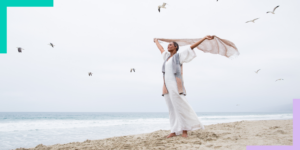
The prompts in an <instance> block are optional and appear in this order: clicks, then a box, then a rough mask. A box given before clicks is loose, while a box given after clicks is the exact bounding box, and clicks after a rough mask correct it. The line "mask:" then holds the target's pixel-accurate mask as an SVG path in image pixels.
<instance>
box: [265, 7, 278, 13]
mask: <svg viewBox="0 0 300 150" xmlns="http://www.w3.org/2000/svg"><path fill="white" fill-rule="evenodd" d="M278 7H279V5H278V6H276V7H275V8H274V9H273V11H268V12H267V13H272V14H275V13H274V12H275V9H277V8H278Z"/></svg>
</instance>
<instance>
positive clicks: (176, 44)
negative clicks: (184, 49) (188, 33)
mask: <svg viewBox="0 0 300 150" xmlns="http://www.w3.org/2000/svg"><path fill="white" fill-rule="evenodd" d="M173 44H174V46H175V47H176V51H178V50H179V46H178V43H176V42H173Z"/></svg>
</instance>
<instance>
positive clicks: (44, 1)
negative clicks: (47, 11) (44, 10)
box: [0, 0, 54, 54]
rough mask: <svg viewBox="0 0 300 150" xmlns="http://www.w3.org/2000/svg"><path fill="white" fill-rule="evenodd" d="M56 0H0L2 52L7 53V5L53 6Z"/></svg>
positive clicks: (0, 42) (0, 41) (0, 46)
mask: <svg viewBox="0 0 300 150" xmlns="http://www.w3.org/2000/svg"><path fill="white" fill-rule="evenodd" d="M53 1H54V0H0V54H6V53H7V7H53Z"/></svg>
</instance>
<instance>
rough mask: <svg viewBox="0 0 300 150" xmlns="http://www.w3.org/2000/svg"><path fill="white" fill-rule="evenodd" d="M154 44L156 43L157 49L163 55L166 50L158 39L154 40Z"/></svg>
mask: <svg viewBox="0 0 300 150" xmlns="http://www.w3.org/2000/svg"><path fill="white" fill-rule="evenodd" d="M154 42H155V44H156V46H157V48H158V49H159V50H160V52H161V53H163V52H164V51H165V50H164V48H163V47H162V46H161V45H160V43H159V42H158V40H157V39H154Z"/></svg>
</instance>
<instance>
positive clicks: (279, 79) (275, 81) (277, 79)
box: [275, 79, 283, 82]
mask: <svg viewBox="0 0 300 150" xmlns="http://www.w3.org/2000/svg"><path fill="white" fill-rule="evenodd" d="M279 80H283V79H277V80H276V81H279ZM276 81H275V82H276Z"/></svg>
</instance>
